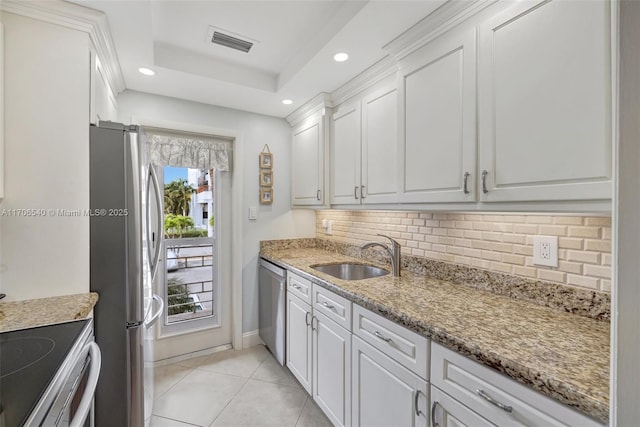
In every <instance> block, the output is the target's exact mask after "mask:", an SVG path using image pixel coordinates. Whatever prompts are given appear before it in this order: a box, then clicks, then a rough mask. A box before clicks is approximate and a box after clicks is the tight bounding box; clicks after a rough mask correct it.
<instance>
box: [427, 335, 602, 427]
mask: <svg viewBox="0 0 640 427" xmlns="http://www.w3.org/2000/svg"><path fill="white" fill-rule="evenodd" d="M431 383H432V384H433V385H434V386H436V387H438V388H439V389H440V390H442V391H444V392H446V393H448V394H449V395H451V396H452V397H454V398H455V399H457V400H458V401H460V402H462V403H463V404H464V405H466V406H467V407H469V408H470V409H471V410H473V411H475V412H477V413H478V414H480V415H482V416H483V417H484V418H486V419H487V420H489V421H490V422H492V423H494V424H497V425H510V426H520V425H523V426H524V425H526V426H568V425H570V426H600V424H598V423H597V422H596V421H594V420H593V419H591V418H589V417H587V416H585V415H583V414H581V413H579V412H576V411H574V410H573V409H570V408H569V407H568V406H565V405H562V404H560V403H559V402H556V401H555V400H553V399H551V398H549V397H546V396H544V395H542V394H540V393H538V392H536V391H534V390H532V389H530V388H528V387H526V386H524V385H522V384H519V383H517V382H516V381H515V380H512V379H510V378H508V377H506V376H504V375H502V374H500V373H499V372H496V371H494V370H493V369H491V368H488V367H486V366H483V365H481V364H479V363H478V362H475V361H473V360H471V359H468V358H466V357H464V356H462V355H461V354H459V353H456V352H455V351H452V350H449V349H447V348H445V347H443V346H441V345H439V344H436V343H432V344H431ZM492 401H493V403H492ZM509 408H511V409H510V410H509Z"/></svg>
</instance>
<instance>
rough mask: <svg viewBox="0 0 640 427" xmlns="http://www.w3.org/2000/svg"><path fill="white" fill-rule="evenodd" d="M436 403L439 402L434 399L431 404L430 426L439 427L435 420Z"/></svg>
mask: <svg viewBox="0 0 640 427" xmlns="http://www.w3.org/2000/svg"><path fill="white" fill-rule="evenodd" d="M438 405H440V403H439V402H438V401H437V400H434V401H433V405H431V427H440V424H438V422H437V421H436V409H438Z"/></svg>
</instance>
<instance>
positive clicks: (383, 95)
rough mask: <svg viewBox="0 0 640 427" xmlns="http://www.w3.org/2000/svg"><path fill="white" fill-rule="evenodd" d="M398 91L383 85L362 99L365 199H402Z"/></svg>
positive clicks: (366, 200)
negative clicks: (399, 173)
mask: <svg viewBox="0 0 640 427" xmlns="http://www.w3.org/2000/svg"><path fill="white" fill-rule="evenodd" d="M397 93H398V91H397V90H396V88H395V87H383V88H381V89H379V90H377V91H375V92H373V93H371V94H370V95H367V96H365V97H364V98H363V99H362V172H361V176H362V184H361V185H362V187H361V193H360V197H361V199H362V203H396V202H397V201H398V160H397V155H398V125H397V124H398V96H397Z"/></svg>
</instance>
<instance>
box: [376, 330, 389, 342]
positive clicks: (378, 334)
mask: <svg viewBox="0 0 640 427" xmlns="http://www.w3.org/2000/svg"><path fill="white" fill-rule="evenodd" d="M373 335H375V336H376V337H378V338H380V339H381V340H382V341H386V342H389V343H390V342H391V341H393V340H392V339H391V338H386V337H385V336H383V335H382V334H381V333H380V332H378V331H373Z"/></svg>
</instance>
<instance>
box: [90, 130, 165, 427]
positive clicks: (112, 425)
mask: <svg viewBox="0 0 640 427" xmlns="http://www.w3.org/2000/svg"><path fill="white" fill-rule="evenodd" d="M148 144H149V143H148V140H147V138H146V135H145V134H144V132H143V131H142V129H141V128H140V127H138V126H125V125H122V124H120V123H113V122H100V123H99V125H98V126H93V125H92V126H91V127H90V146H89V152H90V173H89V176H90V211H89V215H90V233H91V235H90V236H91V237H90V241H91V244H90V250H91V283H90V287H91V291H92V292H97V293H98V294H99V295H100V299H99V301H98V304H97V305H96V307H95V309H94V321H95V338H96V341H97V343H98V345H99V346H100V348H101V350H102V371H101V373H100V381H99V382H98V387H97V390H96V397H95V399H96V400H95V424H96V426H97V427H102V426H105V427H106V426H108V427H120V426H122V427H142V426H143V425H145V424H146V425H148V423H149V421H150V416H151V410H152V404H153V364H152V354H151V352H152V344H153V331H152V326H153V324H154V323H155V321H156V320H157V319H158V318H159V316H160V315H161V314H162V312H163V305H164V304H163V301H162V299H161V298H160V297H159V296H157V295H154V294H153V286H152V284H153V277H154V275H155V270H156V269H157V266H158V259H159V254H160V243H161V242H160V240H161V236H162V232H163V230H162V224H161V219H162V202H161V199H160V187H159V185H158V181H157V179H156V176H155V172H154V169H153V167H151V165H150V163H149V154H148V153H149V149H148V147H149V145H148ZM152 219H153V220H154V221H155V224H152V223H151V222H152Z"/></svg>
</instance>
